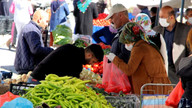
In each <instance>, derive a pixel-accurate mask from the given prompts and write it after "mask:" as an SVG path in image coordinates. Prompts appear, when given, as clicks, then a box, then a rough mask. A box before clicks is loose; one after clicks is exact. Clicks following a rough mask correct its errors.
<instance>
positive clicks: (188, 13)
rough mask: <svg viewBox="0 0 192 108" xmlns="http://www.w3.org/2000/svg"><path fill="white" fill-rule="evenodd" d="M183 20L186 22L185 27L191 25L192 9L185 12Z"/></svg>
mask: <svg viewBox="0 0 192 108" xmlns="http://www.w3.org/2000/svg"><path fill="white" fill-rule="evenodd" d="M185 19H186V20H187V22H186V24H187V25H190V26H191V25H192V8H188V9H186V11H185Z"/></svg>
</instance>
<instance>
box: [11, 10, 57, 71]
mask: <svg viewBox="0 0 192 108" xmlns="http://www.w3.org/2000/svg"><path fill="white" fill-rule="evenodd" d="M47 20H48V14H47V13H46V12H45V11H43V10H38V11H36V12H35V13H34V15H33V20H32V21H30V22H29V23H28V24H27V25H26V26H24V28H23V29H22V32H21V33H20V38H19V42H18V46H17V50H16V57H15V64H14V66H15V69H16V71H17V72H18V73H19V74H23V73H28V72H29V71H32V70H33V69H34V68H35V66H37V65H38V63H39V62H40V61H41V60H43V59H44V58H45V57H46V56H47V55H48V54H49V53H50V52H51V51H52V50H53V49H52V48H48V47H44V46H43V40H42V34H41V28H43V29H44V28H45V27H46V26H47V25H48V23H47Z"/></svg>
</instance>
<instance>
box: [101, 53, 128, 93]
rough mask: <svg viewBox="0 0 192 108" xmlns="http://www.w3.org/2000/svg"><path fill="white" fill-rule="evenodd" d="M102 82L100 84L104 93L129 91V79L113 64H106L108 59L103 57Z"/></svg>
mask: <svg viewBox="0 0 192 108" xmlns="http://www.w3.org/2000/svg"><path fill="white" fill-rule="evenodd" d="M103 63H104V64H103V81H102V84H103V86H104V89H105V91H106V92H109V93H111V92H114V93H119V92H120V91H123V93H129V92H130V91H131V85H130V82H129V79H128V77H127V75H126V74H125V73H123V72H122V71H121V70H120V69H119V68H118V67H117V66H116V65H114V64H113V63H108V58H107V57H106V56H104V61H103Z"/></svg>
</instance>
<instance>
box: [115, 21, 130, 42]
mask: <svg viewBox="0 0 192 108" xmlns="http://www.w3.org/2000/svg"><path fill="white" fill-rule="evenodd" d="M127 23H128V22H127ZM127 23H126V24H127ZM126 24H124V25H123V26H121V27H120V28H118V29H117V35H116V36H115V37H114V38H116V37H119V35H120V34H121V32H122V30H123V28H124V26H125V25H126Z"/></svg>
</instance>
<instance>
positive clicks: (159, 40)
mask: <svg viewBox="0 0 192 108" xmlns="http://www.w3.org/2000/svg"><path fill="white" fill-rule="evenodd" d="M135 22H136V23H137V24H139V25H141V26H142V27H143V30H144V31H145V33H146V35H147V36H149V38H150V40H151V41H152V42H153V43H154V44H155V45H157V47H158V49H159V50H160V53H161V55H162V56H163V59H164V63H165V67H166V72H167V73H168V59H167V50H166V43H165V40H164V38H163V36H162V35H160V34H157V33H156V32H155V31H154V30H152V29H151V20H150V18H149V16H148V15H147V14H144V13H139V14H138V15H137V16H136V17H135Z"/></svg>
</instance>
